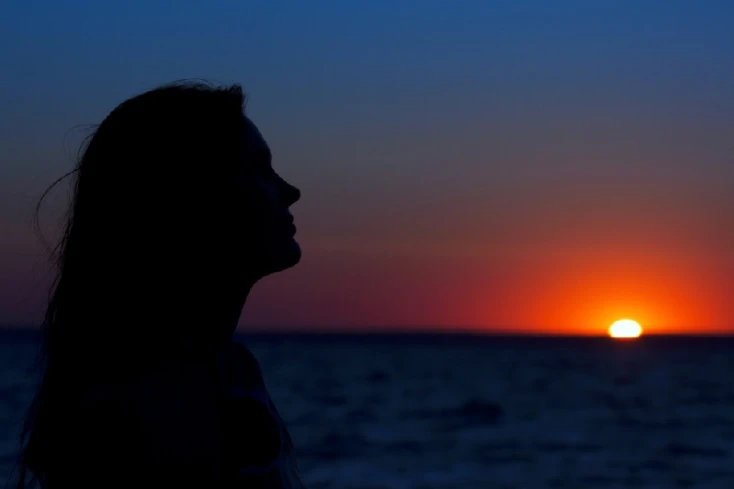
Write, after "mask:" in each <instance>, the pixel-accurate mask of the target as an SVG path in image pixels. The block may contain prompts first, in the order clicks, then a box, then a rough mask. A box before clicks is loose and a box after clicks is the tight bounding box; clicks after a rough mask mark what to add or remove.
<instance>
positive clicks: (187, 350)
mask: <svg viewBox="0 0 734 489" xmlns="http://www.w3.org/2000/svg"><path fill="white" fill-rule="evenodd" d="M244 106H245V96H244V95H243V93H242V90H241V88H240V87H239V86H238V85H234V86H228V87H217V86H211V85H208V84H204V83H193V82H177V83H173V84H170V85H165V86H163V87H160V88H157V89H155V90H151V91H149V92H146V93H143V94H141V95H138V96H136V97H134V98H131V99H129V100H127V101H125V102H123V103H122V104H120V105H119V106H118V107H117V108H115V109H114V110H113V111H112V112H111V113H110V114H109V115H108V116H107V117H106V118H105V119H104V121H103V122H102V123H101V124H99V125H98V126H97V128H96V131H95V132H94V134H92V137H91V139H89V140H88V142H87V144H86V147H85V149H84V153H83V155H82V156H81V158H80V159H79V162H78V165H77V166H76V168H75V169H74V170H73V171H72V172H70V174H71V173H76V181H75V186H74V194H73V201H72V204H71V207H70V209H69V214H68V221H67V224H66V228H65V232H64V234H63V236H62V239H61V242H60V243H59V245H58V248H57V251H58V254H57V255H56V258H57V259H58V266H59V273H58V276H57V279H56V281H55V283H54V287H53V294H52V296H51V298H50V301H49V305H48V309H47V311H46V315H45V318H44V324H43V339H44V341H43V348H42V354H41V360H42V362H41V369H42V373H43V375H42V378H41V382H40V385H39V388H38V391H37V393H36V395H35V397H34V400H33V402H32V404H31V407H30V408H29V410H28V413H27V418H26V423H25V426H24V430H23V438H22V443H23V446H22V450H21V459H20V477H19V482H18V487H19V488H22V487H27V486H28V485H32V484H33V483H35V482H38V483H40V485H41V486H42V487H49V488H51V489H55V488H57V487H58V488H66V487H75V488H86V487H95V488H96V487H125V488H131V487H148V486H149V487H156V486H157V487H171V488H179V487H197V488H219V487H242V488H244V487H247V488H302V487H303V485H302V483H301V481H300V478H299V476H298V472H297V468H296V464H295V461H294V459H293V451H292V450H293V447H292V443H291V440H290V437H289V435H288V431H287V430H286V428H285V426H284V424H283V420H282V419H281V418H280V416H279V415H278V412H277V411H276V409H275V407H274V406H273V403H272V401H271V400H270V397H269V396H268V394H267V391H266V389H265V385H264V383H263V380H262V375H261V373H260V369H259V366H258V363H257V361H256V359H255V358H254V357H253V356H252V355H251V353H250V352H249V351H248V350H247V348H245V347H244V346H243V345H241V344H239V343H236V342H235V341H233V333H234V331H235V328H236V326H237V322H238V319H239V316H240V313H241V310H242V308H243V306H244V303H245V300H246V298H247V295H248V293H249V291H250V289H251V287H252V286H253V285H254V284H255V283H256V282H257V281H258V280H260V279H261V278H263V277H265V276H266V275H269V274H272V273H275V272H278V271H282V270H285V269H287V268H289V267H292V266H294V265H296V264H297V263H298V261H299V260H300V256H301V255H300V253H301V252H300V249H299V246H298V244H297V243H296V241H295V240H294V234H295V227H294V225H293V217H292V215H291V214H290V212H289V207H290V206H291V205H292V204H294V203H295V202H296V201H297V200H298V199H299V197H300V192H299V191H298V189H296V188H295V187H293V186H291V185H289V184H288V183H286V182H285V181H284V180H283V179H282V178H281V177H279V176H278V174H277V173H276V172H275V171H274V170H273V168H272V166H271V155H270V150H269V148H268V146H267V144H266V143H265V141H264V139H263V137H262V136H261V134H260V132H259V131H258V129H257V128H256V127H255V125H254V124H253V123H252V122H251V121H250V120H249V119H248V118H247V117H246V116H245V115H244ZM65 176H68V174H67V175H65ZM62 178H63V177H62ZM55 183H58V181H57V182H55ZM52 187H53V185H52ZM47 192H48V190H47ZM44 196H45V194H44ZM42 199H43V198H42ZM42 199H41V200H42ZM39 206H40V203H39ZM159 484H162V485H159Z"/></svg>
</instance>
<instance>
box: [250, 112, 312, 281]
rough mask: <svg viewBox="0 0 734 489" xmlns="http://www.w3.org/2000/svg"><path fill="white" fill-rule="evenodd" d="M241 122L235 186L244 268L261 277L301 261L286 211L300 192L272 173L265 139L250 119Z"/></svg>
mask: <svg viewBox="0 0 734 489" xmlns="http://www.w3.org/2000/svg"><path fill="white" fill-rule="evenodd" d="M245 121H246V123H245V126H244V130H243V133H242V140H241V141H242V145H241V147H242V149H243V156H242V160H243V163H242V165H241V171H240V172H239V176H238V179H237V182H236V184H237V188H238V189H239V190H240V191H241V195H242V196H243V199H244V216H243V217H244V222H243V224H244V229H243V244H244V246H245V249H244V250H243V253H245V254H247V255H250V256H247V257H246V258H247V262H248V263H247V266H248V267H254V268H255V269H256V272H255V273H258V274H260V275H261V276H265V275H268V274H270V273H275V272H279V271H281V270H285V269H287V268H290V267H292V266H294V265H296V264H297V263H298V262H299V261H300V259H301V249H300V247H299V246H298V243H297V242H296V240H295V233H296V227H295V225H294V224H293V215H292V214H291V213H290V210H289V207H290V206H291V205H293V204H294V203H295V202H296V201H298V199H299V198H300V197H301V192H300V191H299V190H298V189H297V188H296V187H294V186H292V185H290V184H289V183H288V182H286V181H285V180H283V179H282V178H281V177H280V176H279V175H278V174H277V173H275V170H273V167H272V162H271V154H270V148H269V147H268V145H267V143H266V142H265V139H263V137H262V135H261V134H260V131H259V130H258V129H257V127H256V126H255V124H253V123H252V121H251V120H250V119H248V118H245Z"/></svg>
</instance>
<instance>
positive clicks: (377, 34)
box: [0, 0, 734, 334]
mask: <svg viewBox="0 0 734 489" xmlns="http://www.w3.org/2000/svg"><path fill="white" fill-rule="evenodd" d="M732 25H734V3H732V2H730V1H717V0H708V1H706V2H696V1H692V0H691V1H686V2H683V1H672V0H668V1H662V0H660V1H646V0H638V1H635V2H618V1H614V2H612V1H601V0H600V1H596V2H588V1H583V0H575V1H557V2H547V1H542V0H531V1H518V2H499V1H498V2H494V1H469V0H462V1H448V0H445V1H435V0H423V1H400V0H390V1H357V0H355V1H350V2H343V1H329V2H327V1H313V2H301V1H296V0H289V1H285V0H284V1H277V0H269V1H262V2H259V1H252V2H242V1H236V2H235V1H232V2H225V1H214V0H213V1H210V2H199V1H196V2H193V1H176V2H174V1H170V2H161V1H156V0H147V1H145V2H141V1H127V2H99V1H88V2H82V1H79V0H69V1H66V2H51V1H41V2H26V1H18V0H10V1H9V2H6V3H4V7H3V15H2V16H1V17H0V66H3V67H5V69H4V70H3V71H4V73H3V76H2V78H0V106H2V108H3V109H2V111H0V230H1V234H0V236H1V237H2V238H1V239H0V323H2V324H27V325H32V324H38V323H39V321H40V320H41V317H42V314H43V308H44V307H45V300H46V299H47V297H48V287H49V285H50V283H51V282H50V281H51V278H52V276H53V275H52V270H50V269H49V264H48V261H47V258H46V256H45V254H44V253H45V252H44V248H43V247H42V245H41V243H40V241H39V238H38V236H37V235H36V234H34V232H33V228H32V226H31V223H32V221H31V219H32V214H33V210H34V206H35V203H36V202H37V200H38V198H39V197H40V195H41V193H42V192H43V190H44V189H45V188H46V187H47V186H48V185H49V184H50V183H52V182H53V181H54V180H55V179H56V178H58V177H60V176H61V175H63V174H64V173H65V172H67V171H69V170H70V169H71V168H72V167H73V165H74V161H73V157H74V155H76V150H77V147H78V144H79V143H80V142H81V140H82V138H83V136H85V135H86V134H87V133H86V132H84V130H83V129H82V128H80V127H81V126H83V125H84V124H91V123H97V122H100V121H101V120H102V119H103V118H104V117H105V116H106V115H107V113H109V111H111V110H112V109H113V108H114V107H115V106H116V105H117V104H119V103H120V102H122V101H123V100H124V99H126V98H128V97H130V96H133V95H135V94H137V93H140V92H142V91H145V90H148V89H150V88H153V87H155V86H157V85H160V84H162V83H165V82H169V81H172V80H177V79H182V78H204V79H208V80H212V81H215V82H222V83H234V82H236V83H241V84H242V85H243V87H244V89H245V90H246V92H247V93H248V96H249V102H248V108H247V111H248V115H249V116H250V117H251V118H252V119H253V120H254V121H255V123H256V124H257V125H258V126H259V127H260V129H261V131H262V133H263V135H264V136H265V138H266V139H267V141H268V143H269V144H270V146H271V149H272V152H273V157H274V161H273V165H274V167H275V169H276V170H277V171H278V172H279V173H280V174H281V175H282V176H283V177H285V178H286V179H287V180H289V181H290V182H292V183H293V184H295V185H296V186H298V187H299V188H300V189H301V191H302V194H303V197H302V200H301V201H300V202H299V203H298V204H296V206H294V207H293V214H294V215H295V218H296V221H297V224H298V229H299V231H298V235H297V236H298V240H299V242H300V244H301V246H302V248H303V259H302V262H301V264H299V265H298V266H297V267H296V268H294V269H292V270H289V271H286V272H284V273H281V274H278V275H274V276H271V277H268V278H266V279H265V280H263V281H262V282H261V283H260V284H259V285H258V286H257V287H256V288H255V289H254V290H253V292H252V294H251V296H250V298H249V300H248V303H247V305H246V306H245V310H244V312H243V314H242V317H241V321H240V327H241V329H243V330H244V329H247V328H265V329H274V330H275V329H279V328H289V329H290V328H299V329H318V328H321V329H370V328H399V329H406V328H407V329H411V330H431V329H434V328H442V329H446V328H448V329H452V330H457V331H459V330H461V331H464V330H470V331H490V332H496V331H499V332H519V333H524V332H531V333H544V334H545V333H550V334H554V333H563V334H568V333H571V334H600V333H603V332H604V331H605V330H606V328H607V327H608V326H609V324H610V323H611V322H612V321H613V320H615V319H619V318H623V317H629V318H633V319H636V320H638V321H639V322H640V323H642V324H643V327H644V328H645V330H646V332H651V333H683V332H685V333H734V305H733V304H734V301H732V300H731V295H732V291H734V255H733V254H732V250H734V227H733V226H732V223H733V222H734V192H733V191H732V190H734V137H732V128H734V29H732V28H731V26H732ZM130 171H136V169H135V168H134V167H133V166H131V168H130ZM67 190H68V189H67V187H65V186H64V185H61V186H59V187H57V189H56V191H54V193H53V194H52V195H50V196H49V197H48V199H47V200H46V202H45V205H44V207H43V209H42V214H41V225H42V229H43V231H44V235H45V236H46V238H47V239H53V237H54V236H57V235H58V234H57V229H58V223H59V219H61V217H63V210H64V205H65V204H66V202H67V200H66V199H67V198H68V195H67Z"/></svg>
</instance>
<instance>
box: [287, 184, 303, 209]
mask: <svg viewBox="0 0 734 489" xmlns="http://www.w3.org/2000/svg"><path fill="white" fill-rule="evenodd" d="M283 184H284V186H285V189H284V191H283V196H284V199H285V202H286V205H289V206H291V205H293V204H295V203H296V202H298V200H299V199H300V198H301V191H300V190H298V188H296V187H294V186H293V185H291V184H290V183H288V182H286V181H283Z"/></svg>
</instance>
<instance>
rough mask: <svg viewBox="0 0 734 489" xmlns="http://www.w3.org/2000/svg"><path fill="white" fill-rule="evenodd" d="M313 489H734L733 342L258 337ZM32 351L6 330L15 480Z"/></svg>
mask: <svg viewBox="0 0 734 489" xmlns="http://www.w3.org/2000/svg"><path fill="white" fill-rule="evenodd" d="M241 341H243V342H245V343H246V344H248V346H249V347H250V348H251V350H252V351H253V352H254V353H255V355H256V356H257V357H258V359H259V360H260V363H261V366H262V369H263V372H264V375H265V381H266V384H267V386H268V389H269V391H270V393H271V396H272V398H273V399H274V401H275V403H276V405H277V406H278V409H279V411H280V412H281V414H282V416H283V417H284V418H285V420H286V421H287V422H288V424H289V427H290V430H291V435H292V438H293V440H294V443H295V445H296V451H297V454H298V458H299V464H300V467H301V472H302V475H303V478H304V480H305V481H306V483H307V485H308V486H309V487H310V488H311V489H320V488H324V489H326V488H335V489H336V488H339V489H357V488H360V489H367V488H394V489H418V488H425V489H427V488H431V489H440V488H445V489H459V488H462V489H464V488H467V489H468V488H471V489H483V488H518V489H520V488H521V489H532V488H661V489H663V488H664V489H671V488H729V489H730V488H732V487H734V459H733V458H732V457H733V456H734V368H733V367H734V356H733V355H732V353H731V352H732V347H734V340H732V339H727V338H708V339H707V338H667V339H666V338H643V339H641V340H638V341H633V342H619V341H614V340H611V339H605V338H597V339H580V338H509V337H504V338H496V337H494V338H493V337H484V338H473V337H461V336H385V335H381V336H275V335H273V336H263V335H260V336H245V337H242V338H241ZM34 354H35V345H34V343H33V337H32V336H31V335H29V334H27V333H18V332H8V331H0V401H1V403H0V477H1V478H0V481H1V482H4V481H5V480H6V479H7V477H8V474H9V470H10V468H11V464H12V463H13V461H14V460H15V455H16V449H17V433H18V429H19V424H18V421H19V419H20V416H21V415H22V410H23V409H24V408H25V406H26V404H27V402H28V400H29V399H30V395H31V389H32V385H33V384H32V382H33V376H32V371H31V370H30V365H31V361H32V360H33V358H34Z"/></svg>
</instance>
